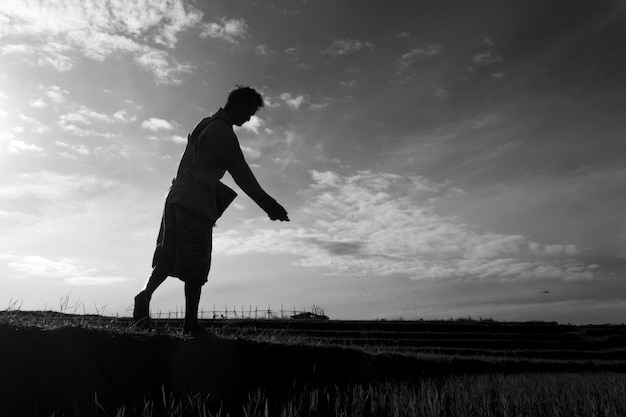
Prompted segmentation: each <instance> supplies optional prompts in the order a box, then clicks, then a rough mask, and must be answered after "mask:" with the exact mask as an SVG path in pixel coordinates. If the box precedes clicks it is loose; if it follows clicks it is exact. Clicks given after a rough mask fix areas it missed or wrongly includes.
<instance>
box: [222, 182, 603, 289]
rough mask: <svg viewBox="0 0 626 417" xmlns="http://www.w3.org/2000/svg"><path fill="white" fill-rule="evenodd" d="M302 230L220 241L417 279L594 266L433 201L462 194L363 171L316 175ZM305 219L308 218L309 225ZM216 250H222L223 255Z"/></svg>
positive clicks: (580, 271) (501, 276)
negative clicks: (445, 212) (440, 209)
mask: <svg viewBox="0 0 626 417" xmlns="http://www.w3.org/2000/svg"><path fill="white" fill-rule="evenodd" d="M312 176H313V180H314V183H313V184H312V185H311V187H310V189H309V190H308V191H307V192H306V194H307V195H308V196H309V198H310V199H309V200H308V201H306V203H305V208H304V209H302V212H301V213H299V215H294V216H293V217H294V218H293V220H294V221H296V222H298V217H299V216H301V218H302V219H303V220H301V221H300V223H301V224H302V226H301V227H296V228H291V229H282V230H279V231H276V230H270V229H264V230H257V231H255V232H254V233H252V236H250V235H244V234H243V233H236V232H230V233H226V234H224V235H217V236H216V245H215V248H216V249H217V250H220V251H222V252H225V253H229V254H244V253H251V252H257V253H258V252H262V253H272V254H291V255H296V256H298V257H299V258H300V260H299V261H298V264H299V265H302V266H306V267H323V268H327V269H328V270H330V271H334V272H337V273H352V274H356V275H371V276H403V277H407V278H410V279H413V280H440V279H446V280H451V279H462V280H472V279H486V280H527V279H537V280H546V279H548V280H549V279H554V280H588V279H593V278H594V276H595V274H596V270H597V268H598V267H597V265H593V264H591V265H588V264H585V263H584V262H582V261H580V260H578V259H577V257H578V255H580V254H581V252H582V251H581V249H580V248H578V247H576V246H575V245H573V244H561V243H549V244H546V243H541V242H535V241H532V240H530V239H529V238H527V237H525V236H522V235H504V234H498V233H490V232H478V231H475V230H473V228H472V227H471V226H470V225H468V224H464V223H463V222H462V221H461V220H460V219H455V218H450V217H446V216H441V215H439V214H437V213H436V212H435V211H434V210H433V208H432V207H431V205H430V204H429V203H428V201H429V200H430V199H435V198H444V197H445V196H446V195H448V194H450V193H452V194H454V193H457V192H459V190H455V189H454V188H451V187H450V186H449V185H446V184H437V183H433V182H431V181H428V180H427V179H425V178H423V177H409V176H401V175H393V174H384V173H373V172H370V171H361V172H358V173H356V174H354V175H351V176H340V175H339V174H337V173H335V172H330V171H325V172H319V171H313V172H312ZM305 218H306V219H307V220H304V219H305ZM218 248H219V249H218Z"/></svg>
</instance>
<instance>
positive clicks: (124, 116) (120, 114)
mask: <svg viewBox="0 0 626 417" xmlns="http://www.w3.org/2000/svg"><path fill="white" fill-rule="evenodd" d="M113 118H114V119H115V120H120V121H122V122H134V121H135V120H137V116H129V115H128V111H126V110H118V111H116V112H115V113H113Z"/></svg>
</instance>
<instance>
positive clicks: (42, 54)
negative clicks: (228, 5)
mask: <svg viewBox="0 0 626 417" xmlns="http://www.w3.org/2000/svg"><path fill="white" fill-rule="evenodd" d="M0 14H1V15H2V16H3V18H4V19H3V22H2V25H0V39H5V40H17V42H16V43H10V44H7V45H5V46H4V47H3V48H2V49H1V50H0V51H1V53H2V54H15V53H19V54H25V55H27V56H33V57H34V58H35V61H36V62H37V63H38V64H39V65H49V66H52V67H53V68H55V69H57V70H59V71H69V70H71V69H72V68H73V66H74V65H75V63H76V61H77V60H78V59H81V58H82V57H87V58H88V59H92V60H96V61H103V60H105V59H106V58H108V57H109V56H112V55H114V54H120V53H127V54H131V55H133V56H135V58H136V62H137V63H138V64H139V65H140V66H141V67H142V68H144V69H146V70H149V71H152V72H153V73H154V75H155V77H156V79H157V81H158V82H162V83H176V82H178V81H179V79H178V78H177V75H179V74H180V73H184V72H186V71H188V65H184V64H178V63H176V62H174V61H173V60H172V59H171V57H169V56H168V54H167V53H166V52H165V51H163V50H161V49H159V48H158V47H159V46H161V47H165V48H168V49H171V48H173V47H174V46H175V44H176V43H177V41H178V36H179V34H180V33H182V32H183V31H185V30H187V29H188V28H190V27H193V26H197V25H199V23H200V21H201V19H202V13H201V12H199V11H198V10H196V9H195V8H193V7H192V6H190V5H187V4H185V3H184V2H183V1H182V0H165V1H160V0H148V1H144V2H139V3H135V2H121V1H115V0H108V1H102V2H87V3H85V2H79V1H72V0H61V1H58V2H47V1H44V0H35V1H33V2H26V3H24V2H2V3H0ZM24 39H27V42H24Z"/></svg>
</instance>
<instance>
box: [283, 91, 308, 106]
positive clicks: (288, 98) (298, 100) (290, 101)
mask: <svg viewBox="0 0 626 417" xmlns="http://www.w3.org/2000/svg"><path fill="white" fill-rule="evenodd" d="M280 99H281V100H283V101H284V102H285V104H287V106H288V107H291V108H292V109H294V110H299V109H300V106H302V104H303V103H305V102H306V101H307V98H306V97H305V96H303V95H299V96H296V97H293V96H292V95H291V94H290V93H283V94H281V95H280Z"/></svg>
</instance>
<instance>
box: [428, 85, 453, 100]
mask: <svg viewBox="0 0 626 417" xmlns="http://www.w3.org/2000/svg"><path fill="white" fill-rule="evenodd" d="M432 90H433V96H435V97H437V98H438V99H439V100H446V99H448V98H450V92H449V91H448V90H446V89H444V88H443V87H442V86H440V85H439V84H433V86H432Z"/></svg>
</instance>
